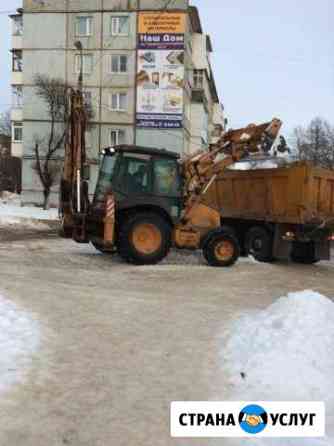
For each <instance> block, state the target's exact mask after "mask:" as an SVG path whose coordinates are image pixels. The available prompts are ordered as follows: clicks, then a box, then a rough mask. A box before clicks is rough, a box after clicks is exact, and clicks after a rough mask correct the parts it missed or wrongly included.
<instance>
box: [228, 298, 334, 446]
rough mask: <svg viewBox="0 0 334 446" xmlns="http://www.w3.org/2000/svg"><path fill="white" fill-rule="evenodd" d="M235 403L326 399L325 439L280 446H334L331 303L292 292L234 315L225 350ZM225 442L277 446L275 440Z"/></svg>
mask: <svg viewBox="0 0 334 446" xmlns="http://www.w3.org/2000/svg"><path fill="white" fill-rule="evenodd" d="M222 355H223V373H224V374H225V373H227V374H228V378H227V381H228V384H229V388H230V389H231V394H230V395H229V399H230V400H234V401H239V400H241V401H325V403H326V413H327V435H328V437H327V438H326V439H312V440H306V439H294V440H292V439H290V440H284V446H333V444H334V417H333V415H334V391H333V383H334V303H333V302H332V301H331V300H329V299H328V298H326V297H324V296H322V295H321V294H319V293H316V292H313V291H304V292H299V293H291V294H289V295H288V296H287V297H282V298H281V299H279V300H278V301H277V302H275V303H274V304H272V305H271V306H270V307H269V308H267V309H266V310H264V311H261V312H254V313H248V314H246V315H244V316H242V317H241V318H240V319H237V320H236V321H235V322H234V323H232V326H231V327H230V330H228V334H227V343H226V345H225V346H224V348H223V352H222ZM226 444H229V445H230V444H231V445H235V446H237V445H238V446H239V445H240V446H241V445H252V446H253V445H261V446H262V445H264V446H274V445H275V446H276V445H277V446H281V445H282V440H279V439H258V440H256V441H254V440H252V442H251V443H248V442H247V441H246V440H244V439H243V440H242V441H241V440H240V441H236V440H235V441H232V440H231V441H230V442H226Z"/></svg>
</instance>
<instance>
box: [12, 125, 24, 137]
mask: <svg viewBox="0 0 334 446" xmlns="http://www.w3.org/2000/svg"><path fill="white" fill-rule="evenodd" d="M22 140H23V126H22V123H21V122H14V123H13V142H22Z"/></svg>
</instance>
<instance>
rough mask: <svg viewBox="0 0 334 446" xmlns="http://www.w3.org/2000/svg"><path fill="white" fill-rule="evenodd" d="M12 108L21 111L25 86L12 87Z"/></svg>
mask: <svg viewBox="0 0 334 446" xmlns="http://www.w3.org/2000/svg"><path fill="white" fill-rule="evenodd" d="M12 106H13V108H14V109H21V108H22V107H23V86H22V85H13V86H12Z"/></svg>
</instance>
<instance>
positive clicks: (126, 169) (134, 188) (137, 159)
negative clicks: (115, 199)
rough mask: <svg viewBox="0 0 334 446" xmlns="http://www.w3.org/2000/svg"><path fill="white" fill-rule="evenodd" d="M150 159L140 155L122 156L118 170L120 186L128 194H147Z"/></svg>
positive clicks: (148, 190) (148, 189)
mask: <svg viewBox="0 0 334 446" xmlns="http://www.w3.org/2000/svg"><path fill="white" fill-rule="evenodd" d="M150 162H151V157H150V156H147V155H141V154H138V155H137V154H124V155H123V159H122V165H121V169H120V175H119V178H120V180H121V182H122V184H121V185H120V186H121V187H122V189H125V191H126V192H128V193H132V194H134V193H137V194H142V193H149V192H150V189H151V187H150V186H151V185H150Z"/></svg>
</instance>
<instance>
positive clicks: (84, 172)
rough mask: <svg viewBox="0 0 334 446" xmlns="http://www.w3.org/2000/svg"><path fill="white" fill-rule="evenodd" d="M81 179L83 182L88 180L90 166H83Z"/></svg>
mask: <svg viewBox="0 0 334 446" xmlns="http://www.w3.org/2000/svg"><path fill="white" fill-rule="evenodd" d="M82 178H83V179H84V181H89V180H90V165H89V164H84V166H83V169H82Z"/></svg>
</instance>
